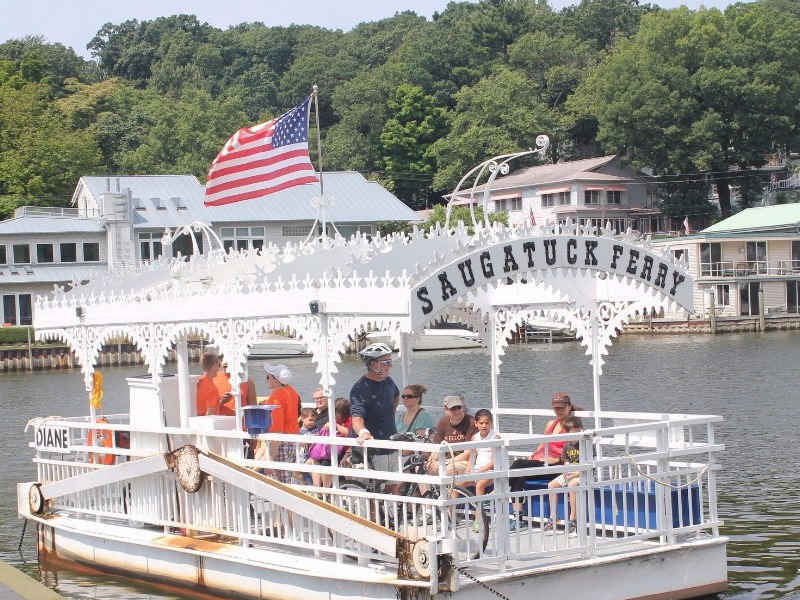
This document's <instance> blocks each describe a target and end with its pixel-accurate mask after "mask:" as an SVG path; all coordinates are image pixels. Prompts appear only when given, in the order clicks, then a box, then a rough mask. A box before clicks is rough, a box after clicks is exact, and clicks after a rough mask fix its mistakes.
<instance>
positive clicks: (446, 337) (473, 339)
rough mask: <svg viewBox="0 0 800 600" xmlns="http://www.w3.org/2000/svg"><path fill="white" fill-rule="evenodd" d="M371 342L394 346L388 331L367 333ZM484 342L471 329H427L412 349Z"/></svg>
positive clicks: (464, 346)
mask: <svg viewBox="0 0 800 600" xmlns="http://www.w3.org/2000/svg"><path fill="white" fill-rule="evenodd" d="M366 337H367V340H368V341H369V343H370V344H374V343H376V342H381V343H383V344H387V345H389V346H391V347H394V340H392V338H391V336H390V335H389V332H387V331H373V332H372V333H368V334H367V336H366ZM482 347H483V343H482V342H481V340H480V337H478V334H477V333H475V332H474V331H470V330H469V329H426V330H425V331H424V332H423V333H422V335H421V336H420V337H419V339H417V341H415V342H414V345H413V346H412V349H413V350H414V352H424V351H429V350H461V349H468V348H482Z"/></svg>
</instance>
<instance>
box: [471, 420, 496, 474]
mask: <svg viewBox="0 0 800 600" xmlns="http://www.w3.org/2000/svg"><path fill="white" fill-rule="evenodd" d="M496 435H497V432H496V431H495V430H494V429H490V430H489V431H488V432H487V433H486V437H485V438H484V437H481V432H480V431H479V432H478V433H476V434H475V435H473V436H472V440H471V441H473V442H482V441H484V440H493V439H494V438H495V436H496ZM475 451H476V453H477V456H476V457H475V464H474V465H473V466H472V470H473V471H477V470H478V469H480V468H482V467H485V466H486V465H488V464H489V463H491V462H492V461H493V460H494V456H493V454H494V449H493V448H476V449H475Z"/></svg>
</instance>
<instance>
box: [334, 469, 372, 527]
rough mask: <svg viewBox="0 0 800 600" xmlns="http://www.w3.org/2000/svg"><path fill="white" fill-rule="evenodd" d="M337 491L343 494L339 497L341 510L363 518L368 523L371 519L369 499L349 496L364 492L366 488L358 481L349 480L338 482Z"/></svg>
mask: <svg viewBox="0 0 800 600" xmlns="http://www.w3.org/2000/svg"><path fill="white" fill-rule="evenodd" d="M339 489H340V490H342V492H344V493H343V494H342V495H341V497H340V502H341V508H342V509H343V510H346V511H347V512H349V513H352V514H354V515H358V516H359V517H364V518H365V519H369V520H370V521H372V520H374V519H373V518H372V511H371V510H370V507H371V502H370V501H369V498H363V497H358V496H357V495H355V494H353V495H351V494H350V492H366V491H367V486H366V485H364V484H363V483H361V482H360V481H354V480H351V479H348V480H345V481H341V482H339Z"/></svg>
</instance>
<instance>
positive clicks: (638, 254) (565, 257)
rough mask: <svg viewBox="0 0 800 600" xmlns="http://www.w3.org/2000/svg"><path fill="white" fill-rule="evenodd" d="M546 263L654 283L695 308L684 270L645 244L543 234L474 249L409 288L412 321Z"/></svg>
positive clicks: (610, 239) (548, 265)
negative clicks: (488, 285) (487, 285)
mask: <svg viewBox="0 0 800 600" xmlns="http://www.w3.org/2000/svg"><path fill="white" fill-rule="evenodd" d="M547 269H588V270H590V271H604V272H606V273H608V274H610V275H619V276H622V277H625V278H626V279H628V280H631V281H636V282H640V283H641V284H644V285H645V286H648V287H650V288H654V289H655V290H656V291H657V292H660V293H661V294H662V295H663V296H665V297H667V298H669V299H670V300H673V301H675V302H676V303H677V304H679V305H680V306H682V307H684V308H687V310H691V307H692V284H691V281H689V280H688V279H687V278H688V276H687V274H686V272H685V271H684V270H683V269H682V268H680V267H679V266H678V265H676V264H675V263H674V262H672V261H671V260H669V259H668V258H666V257H664V256H662V255H660V254H658V253H657V252H654V251H652V249H650V248H646V247H644V246H642V245H638V244H632V243H630V242H624V241H620V240H618V239H615V238H613V237H598V236H596V235H592V234H587V235H544V236H530V237H523V238H519V239H515V240H504V241H502V242H498V243H495V244H491V245H487V246H484V247H482V248H479V249H476V250H474V251H473V252H472V253H470V254H467V255H464V256H463V257H460V258H459V259H458V260H455V261H453V262H451V263H449V264H448V265H447V266H445V267H443V268H441V269H439V270H438V271H436V272H434V273H433V274H432V275H430V276H428V277H427V278H426V279H425V280H423V281H421V282H420V283H419V284H417V285H416V286H415V287H414V288H412V290H411V315H412V321H413V322H414V323H415V324H416V323H421V322H423V321H425V320H426V319H427V318H428V315H431V314H436V313H438V312H439V311H440V310H441V309H443V308H444V307H445V306H446V305H447V304H449V303H450V302H452V300H453V299H454V298H455V297H461V296H463V295H464V294H466V293H468V292H470V291H473V290H476V289H478V288H480V287H481V286H483V285H486V284H489V283H492V282H494V281H497V280H503V279H506V278H508V277H513V276H515V275H518V274H522V273H527V272H532V271H540V270H547Z"/></svg>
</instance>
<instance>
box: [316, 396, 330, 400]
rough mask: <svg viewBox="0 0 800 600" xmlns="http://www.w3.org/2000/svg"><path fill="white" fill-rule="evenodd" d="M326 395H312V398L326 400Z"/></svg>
mask: <svg viewBox="0 0 800 600" xmlns="http://www.w3.org/2000/svg"><path fill="white" fill-rule="evenodd" d="M327 399H328V397H327V396H314V400H327Z"/></svg>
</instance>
